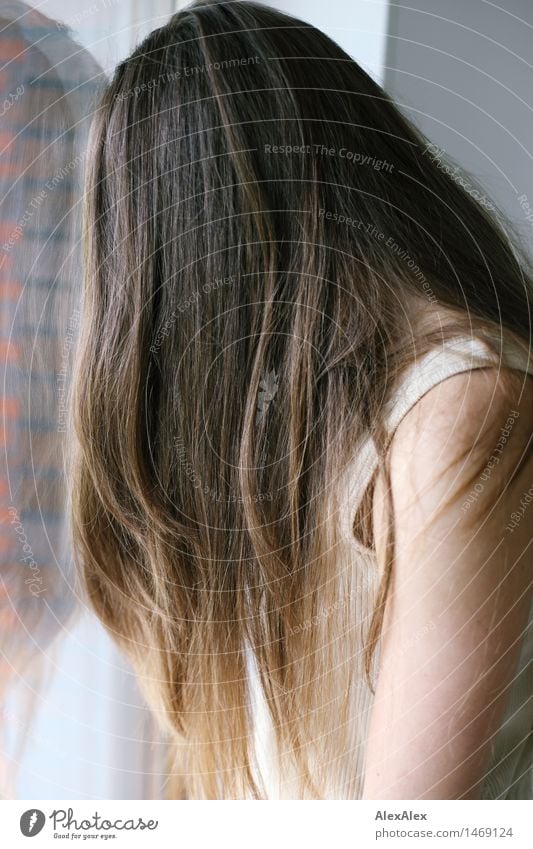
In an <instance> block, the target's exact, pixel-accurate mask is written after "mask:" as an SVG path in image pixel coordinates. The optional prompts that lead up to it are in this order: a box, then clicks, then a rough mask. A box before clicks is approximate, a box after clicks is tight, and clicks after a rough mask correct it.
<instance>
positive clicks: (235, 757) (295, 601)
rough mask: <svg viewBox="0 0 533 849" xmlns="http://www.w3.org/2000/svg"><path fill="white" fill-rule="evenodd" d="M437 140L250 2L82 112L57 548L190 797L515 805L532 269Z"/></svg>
mask: <svg viewBox="0 0 533 849" xmlns="http://www.w3.org/2000/svg"><path fill="white" fill-rule="evenodd" d="M427 149H428V146H427V144H426V141H425V140H424V139H423V138H421V136H420V135H419V133H418V132H417V131H416V130H415V129H413V127H411V126H410V125H409V124H408V123H407V122H406V121H405V119H404V118H403V117H402V116H401V114H400V113H399V112H398V110H397V109H396V108H395V106H394V105H393V104H392V103H391V101H390V100H389V98H388V97H387V96H386V94H385V93H384V92H383V91H382V89H380V88H379V86H377V85H376V84H375V83H374V82H373V81H372V80H371V79H370V78H369V77H368V76H367V75H366V74H365V73H364V72H363V71H362V70H361V68H359V67H358V65H357V64H356V63H355V62H354V61H352V60H351V59H350V58H349V57H348V56H347V55H346V54H345V53H344V52H343V51H342V50H341V49H340V48H339V47H337V46H336V45H335V44H334V43H333V42H332V41H331V40H330V39H329V38H327V37H326V36H325V35H323V34H322V33H321V32H318V31H317V30H316V29H314V28H313V27H311V26H309V25H307V24H304V23H302V22H301V21H298V20H295V19H293V18H290V17H287V16H285V15H282V14H280V13H279V12H276V11H273V10H271V9H268V8H266V7H263V6H259V5H256V4H254V3H244V2H218V3H210V4H202V5H198V4H197V5H193V6H191V7H189V8H188V9H185V10H184V11H181V12H179V13H178V14H176V15H175V16H174V17H173V18H172V19H171V21H170V22H169V24H168V25H166V26H164V27H162V28H161V29H158V30H156V31H155V32H153V33H152V34H151V35H150V36H149V37H148V38H147V39H146V40H145V41H144V43H143V44H142V45H141V46H140V47H139V48H138V49H136V50H135V52H134V53H133V54H132V56H131V57H130V58H129V59H128V60H127V61H125V62H123V63H121V64H120V65H119V67H118V68H117V71H116V74H115V76H114V79H113V81H112V82H111V84H110V85H109V87H108V89H107V91H106V93H105V95H104V97H103V100H102V102H101V104H100V108H99V110H98V115H97V120H96V123H95V126H94V128H93V139H92V150H91V166H90V174H89V179H88V186H87V190H88V208H87V238H88V277H87V284H86V295H85V305H84V329H83V339H82V343H81V349H80V352H79V366H78V375H77V392H76V400H75V424H76V429H77V435H78V443H79V444H78V449H77V459H76V469H75V481H74V484H75V485H74V493H73V498H74V521H75V533H76V542H77V551H78V555H79V559H80V563H81V568H82V573H83V578H84V582H85V586H86V588H87V592H88V597H89V599H90V602H91V604H92V605H93V606H94V608H95V610H96V612H97V613H98V615H99V616H100V618H101V619H102V621H103V622H104V623H105V625H106V626H107V628H108V629H109V631H110V632H111V634H113V636H114V637H115V638H116V639H117V640H118V641H119V642H120V644H121V645H122V646H123V647H124V649H125V650H126V651H127V652H128V653H129V655H130V656H131V657H132V659H133V661H134V662H135V664H136V667H137V669H138V671H139V675H140V678H141V681H142V682H143V685H144V687H145V689H146V692H147V694H148V695H149V697H150V699H151V701H152V704H153V705H154V709H155V710H156V711H157V713H158V715H159V717H160V719H161V721H162V722H164V723H165V724H166V727H167V728H168V729H169V730H170V732H171V733H172V735H173V737H174V739H175V740H176V741H177V742H179V743H181V749H180V751H181V753H182V754H183V759H182V761H181V766H180V769H181V771H182V773H183V775H184V777H185V783H186V785H187V793H188V795H189V796H190V797H193V798H234V797H242V796H244V797H266V798H276V797H280V796H282V797H292V798H304V797H314V798H339V799H340V798H383V799H387V798H390V799H392V798H408V799H422V798H427V799H429V798H462V799H465V798H475V797H491V798H503V797H513V798H524V797H526V798H527V797H530V796H531V772H530V768H531V760H532V753H533V748H532V741H531V735H530V732H531V712H530V709H529V706H528V700H530V699H531V693H532V690H533V684H532V681H531V673H530V670H529V668H528V660H529V659H530V658H531V651H532V646H531V632H530V631H528V630H527V626H528V621H529V620H528V616H529V613H530V606H531V547H530V543H531V533H530V530H529V528H530V525H531V517H530V516H529V515H528V514H527V510H528V504H529V501H528V500H527V493H528V492H531V490H530V489H528V488H529V487H530V486H531V481H532V472H533V461H532V457H531V432H532V418H533V416H532V410H533V404H532V401H533V381H532V380H531V377H528V373H529V375H531V374H533V366H532V364H531V358H530V353H529V343H530V334H531V312H530V304H529V297H530V294H531V281H530V279H529V278H528V277H527V275H526V272H525V270H524V263H523V262H521V260H520V259H519V255H518V251H517V249H516V248H514V247H512V246H511V243H510V242H509V240H508V239H507V237H506V236H505V235H504V233H503V230H502V229H501V227H500V225H499V224H498V223H497V221H496V220H495V219H494V218H492V217H491V216H490V215H489V213H488V212H487V210H486V208H484V207H482V206H481V205H478V203H477V202H476V201H475V200H474V199H473V198H472V196H471V195H469V194H467V193H466V192H465V191H464V190H463V188H461V186H460V185H458V183H457V182H456V181H454V180H453V179H452V178H451V177H450V176H448V175H447V174H446V172H445V169H443V168H442V167H438V165H437V164H436V163H435V162H434V161H433V159H432V157H431V156H430V155H428V153H427ZM529 500H531V498H530V499H529ZM532 515H533V514H532ZM528 635H529V636H528Z"/></svg>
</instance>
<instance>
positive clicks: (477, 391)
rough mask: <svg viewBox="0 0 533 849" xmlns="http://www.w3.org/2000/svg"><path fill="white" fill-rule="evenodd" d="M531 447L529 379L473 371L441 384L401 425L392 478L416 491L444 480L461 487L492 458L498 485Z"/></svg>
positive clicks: (394, 443) (394, 445)
mask: <svg viewBox="0 0 533 849" xmlns="http://www.w3.org/2000/svg"><path fill="white" fill-rule="evenodd" d="M532 446H533V377H531V376H528V375H526V374H521V373H519V372H509V371H506V372H503V371H499V370H497V369H494V368H486V369H485V368H483V369H474V370H472V371H468V372H463V373H461V374H457V375H454V376H452V377H449V378H447V379H445V380H443V381H441V382H440V383H439V384H437V386H435V387H433V388H432V389H431V390H430V391H429V392H427V393H426V394H425V395H424V396H423V397H422V398H421V399H420V400H419V401H418V402H417V403H416V404H415V405H414V406H413V407H412V409H411V410H410V411H409V412H408V414H407V415H406V416H405V417H404V419H403V420H402V421H401V422H400V424H399V426H398V428H397V430H396V432H395V434H394V436H393V439H392V445H391V476H392V477H398V476H400V477H402V478H403V480H404V481H405V482H407V480H408V479H409V480H411V481H412V482H413V483H414V485H415V486H417V485H424V484H430V483H431V482H432V481H433V482H434V481H437V480H439V479H441V476H443V475H444V476H445V477H446V478H447V479H448V478H449V479H451V478H453V479H454V480H455V482H456V484H457V486H459V485H461V483H464V481H465V480H466V479H467V478H468V477H469V476H470V475H471V474H472V473H473V472H475V471H476V470H478V471H480V470H481V467H482V466H483V463H484V462H487V463H488V462H490V461H491V458H492V465H491V469H492V477H493V478H494V480H495V481H497V480H500V479H501V478H502V476H508V474H509V473H513V471H514V470H515V468H514V467H515V466H516V464H520V465H522V464H523V462H524V460H525V458H526V456H528V455H529V454H531V448H532ZM407 469H408V470H409V475H408V477H407V476H405V477H404V475H405V473H406V471H407Z"/></svg>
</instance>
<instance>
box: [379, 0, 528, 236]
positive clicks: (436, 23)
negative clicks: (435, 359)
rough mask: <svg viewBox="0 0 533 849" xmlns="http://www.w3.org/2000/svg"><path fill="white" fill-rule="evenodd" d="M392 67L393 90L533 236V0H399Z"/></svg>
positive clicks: (395, 5) (394, 21)
mask: <svg viewBox="0 0 533 849" xmlns="http://www.w3.org/2000/svg"><path fill="white" fill-rule="evenodd" d="M386 65H387V69H386V75H385V80H386V88H387V89H388V90H389V91H390V93H391V94H392V95H393V96H395V97H396V98H397V99H398V100H399V101H400V102H401V103H403V104H404V105H405V109H406V111H407V113H408V114H409V116H410V117H411V118H412V119H413V121H414V122H415V123H417V124H418V126H419V127H420V128H421V129H422V131H423V132H424V133H425V134H426V135H427V136H429V137H430V138H431V140H432V141H434V142H435V143H437V144H438V145H439V146H441V147H442V148H444V149H445V150H446V151H447V152H448V154H449V155H450V156H451V157H453V159H455V160H456V161H457V162H458V163H460V164H461V165H462V166H463V167H464V168H465V169H466V170H467V171H469V172H470V173H472V174H474V175H475V176H476V177H477V178H478V180H479V181H480V182H481V183H482V184H483V186H484V187H485V188H486V190H487V191H488V192H489V193H490V194H491V195H492V197H493V198H494V199H495V200H496V202H497V203H498V204H499V205H500V206H501V207H502V208H503V210H504V212H505V213H506V214H507V216H508V217H509V218H510V219H511V220H512V221H513V223H514V225H515V227H516V228H517V229H518V231H519V232H520V234H521V235H522V236H523V237H524V239H525V240H528V241H529V243H530V244H533V238H532V237H533V229H532V228H533V225H532V223H531V222H528V221H526V211H525V210H524V208H523V207H522V206H521V205H520V201H519V198H520V197H522V196H523V195H524V194H525V195H526V196H527V198H528V200H529V204H530V205H531V206H532V207H533V161H532V160H533V153H532V149H531V140H532V138H533V3H531V0H506V2H505V3H504V4H501V3H500V4H495V3H486V2H484V0H468V2H464V0H446V2H444V3H443V2H442V0H410V2H409V3H408V4H403V3H402V2H398V0H392V2H391V15H390V35H389V39H388V51H387V60H386Z"/></svg>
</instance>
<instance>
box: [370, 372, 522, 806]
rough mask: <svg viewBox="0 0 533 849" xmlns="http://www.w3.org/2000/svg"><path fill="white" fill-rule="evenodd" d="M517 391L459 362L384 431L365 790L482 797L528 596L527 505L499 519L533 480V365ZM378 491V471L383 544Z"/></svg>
mask: <svg viewBox="0 0 533 849" xmlns="http://www.w3.org/2000/svg"><path fill="white" fill-rule="evenodd" d="M520 392H522V398H521V400H520V401H519V400H518V399H519V396H520ZM516 398H517V400H516V402H515V403H514V405H511V406H509V402H508V401H507V400H506V399H505V398H504V396H503V393H502V391H501V386H500V382H499V380H498V376H497V374H496V372H495V371H494V370H491V369H487V370H485V369H484V370H479V371H474V372H470V373H466V374H461V375H457V376H455V377H452V378H449V379H448V380H445V381H444V382H443V383H441V384H439V386H437V387H435V388H434V389H432V390H431V391H430V392H428V393H427V395H425V396H424V397H423V398H422V399H421V400H420V401H419V402H418V404H417V405H416V406H415V407H414V408H413V410H411V411H410V412H409V414H408V415H407V416H406V417H405V419H404V420H403V421H402V423H401V424H400V426H399V428H398V430H397V431H396V434H395V435H394V438H393V441H392V446H391V489H392V498H393V504H394V533H395V548H394V552H395V554H394V565H393V580H392V588H391V593H390V596H389V601H388V603H387V608H386V613H385V620H384V630H383V638H382V650H381V661H380V668H379V675H378V682H377V688H376V699H375V704H374V707H373V712H372V717H371V725H370V734H369V741H368V749H367V766H366V772H365V785H364V798H367V799H458V798H463V799H465V798H477V797H478V794H479V786H480V782H481V780H482V778H483V774H484V770H485V769H486V766H487V760H488V756H489V749H490V742H491V735H493V734H494V733H495V732H496V730H497V729H498V726H499V723H500V722H501V718H502V714H503V711H504V708H505V696H506V693H507V695H508V693H509V689H508V688H509V686H510V684H511V683H512V679H513V674H514V670H515V666H516V662H517V659H518V655H519V650H520V643H521V638H522V637H523V634H524V629H525V627H526V624H527V617H528V612H529V605H530V602H531V582H532V568H531V564H532V561H533V544H532V532H531V527H532V524H533V505H532V506H531V507H530V510H531V514H530V515H527V513H526V515H524V517H523V518H522V520H521V522H520V523H519V524H518V526H517V527H516V528H514V529H512V531H510V530H508V529H507V528H506V526H507V525H508V524H509V523H510V521H511V513H512V512H513V511H514V510H515V509H516V507H517V506H518V505H519V504H520V500H521V499H522V498H523V496H524V493H525V492H526V491H527V490H528V489H529V487H531V485H532V483H533V453H532V450H531V449H532V440H533V438H532V431H533V424H532V419H533V380H532V379H531V378H526V379H525V380H524V378H523V377H522V376H519V377H517V378H516ZM513 409H514V410H515V411H517V412H518V413H519V415H518V416H515V417H514V418H513V420H512V426H511V428H510V430H511V433H510V436H509V438H508V439H507V440H506V441H505V444H504V446H503V448H502V447H501V439H502V428H504V426H505V422H506V420H507V419H508V417H509V415H510V413H511V410H513ZM499 442H500V449H501V450H500V451H498V450H496V449H497V445H498V443H499ZM465 451H466V454H465ZM461 456H462V457H463V459H461ZM491 458H497V459H492V460H491ZM451 461H453V462H452V464H451V465H450V463H451ZM489 469H490V471H488V470H489ZM470 480H471V483H470V482H469V481H470ZM465 484H466V490H464V491H463V494H460V491H461V488H462V487H463V486H464V485H465ZM476 485H477V486H476ZM480 485H481V486H480ZM474 492H476V493H477V494H476V495H475V496H474V497H472V496H470V499H469V500H470V506H469V507H468V508H466V507H465V501H466V500H467V499H468V496H469V493H474ZM383 496H384V483H383V481H382V480H379V481H378V483H377V486H376V493H375V503H374V527H375V537H376V544H377V548H378V554H380V555H381V553H382V546H383V539H384V529H385V513H384V503H385V502H384V498H383ZM456 496H457V497H456ZM446 505H447V506H446Z"/></svg>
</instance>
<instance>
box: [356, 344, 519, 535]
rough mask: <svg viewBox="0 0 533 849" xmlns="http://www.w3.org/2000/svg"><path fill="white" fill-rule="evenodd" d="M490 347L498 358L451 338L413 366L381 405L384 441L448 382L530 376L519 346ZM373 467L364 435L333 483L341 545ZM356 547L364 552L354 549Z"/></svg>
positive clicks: (372, 447)
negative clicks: (491, 375) (483, 373)
mask: <svg viewBox="0 0 533 849" xmlns="http://www.w3.org/2000/svg"><path fill="white" fill-rule="evenodd" d="M494 341H495V343H496V347H497V348H498V349H499V351H498V353H496V352H495V351H493V350H491V348H490V347H489V346H488V345H487V344H486V343H485V342H484V341H483V340H482V339H480V338H479V337H473V336H472V337H470V336H456V337H453V338H450V339H448V340H445V341H444V342H443V343H442V344H441V345H438V346H436V347H434V348H432V349H431V350H430V351H428V352H427V353H425V354H423V355H422V356H421V357H419V358H418V359H417V360H415V361H414V362H413V363H412V364H411V365H410V366H409V368H408V369H407V370H406V372H405V373H404V375H403V377H402V379H401V380H400V383H399V386H398V387H397V389H396V391H395V392H394V393H393V395H392V396H391V398H390V399H389V400H388V402H387V403H386V405H385V409H384V421H385V425H386V432H387V434H388V436H389V439H391V438H392V436H393V434H394V432H395V430H396V428H397V427H398V425H399V424H400V422H401V421H402V419H403V418H404V417H405V416H406V415H407V413H408V412H409V411H410V410H411V409H412V408H413V407H414V406H415V404H416V403H417V402H418V401H419V400H420V399H421V398H422V397H423V396H424V395H425V394H426V393H427V392H429V391H430V390H431V389H433V388H434V387H436V386H437V385H438V384H439V383H441V382H442V381H443V380H446V378H448V377H453V376H454V375H457V374H461V373H464V372H468V371H472V370H474V369H478V368H488V367H489V368H490V367H492V368H497V369H499V368H502V367H506V368H512V369H518V370H519V371H522V372H524V373H526V374H533V354H532V353H531V352H530V351H528V349H527V348H526V347H525V346H524V347H520V348H519V347H517V346H516V345H515V344H511V343H510V342H509V341H508V340H502V338H501V337H500V336H499V335H498V336H496V335H494ZM377 463H378V453H377V449H376V446H375V443H374V439H373V438H372V435H370V436H369V437H368V438H367V439H366V440H365V441H364V443H363V444H362V445H361V447H360V449H359V451H358V452H357V456H356V458H355V459H354V463H353V464H352V463H350V465H349V467H348V468H347V469H346V470H345V471H344V472H343V474H342V476H341V480H340V481H339V484H340V487H339V494H340V507H339V520H340V531H341V536H342V538H344V540H346V541H350V542H353V532H352V526H353V519H354V516H355V513H356V510H357V508H358V506H359V504H360V502H361V500H362V498H363V495H364V493H365V490H366V488H367V486H368V485H369V484H370V482H371V480H372V477H373V475H374V472H375V470H376V466H377ZM358 547H359V548H364V547H363V546H360V545H358Z"/></svg>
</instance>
